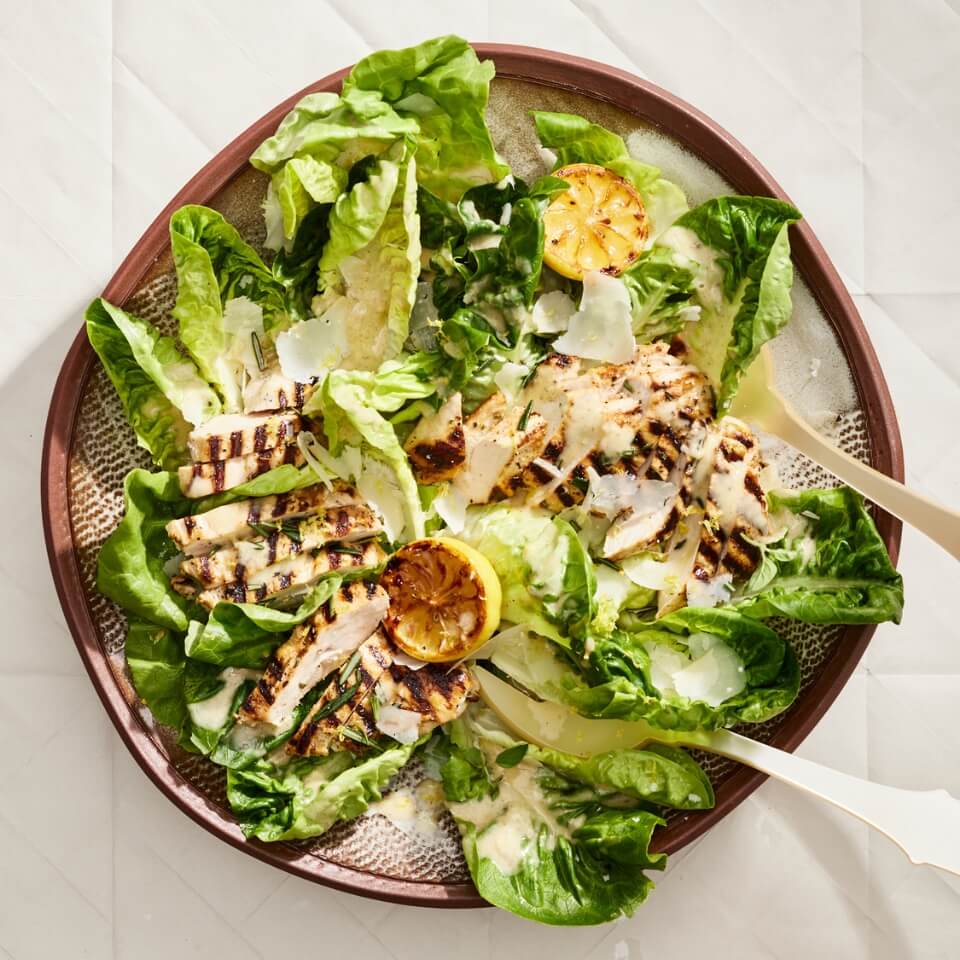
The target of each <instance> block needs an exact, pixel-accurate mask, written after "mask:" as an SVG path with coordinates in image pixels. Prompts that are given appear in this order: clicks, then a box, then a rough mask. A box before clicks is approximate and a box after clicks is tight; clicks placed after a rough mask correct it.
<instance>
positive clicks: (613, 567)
mask: <svg viewBox="0 0 960 960" xmlns="http://www.w3.org/2000/svg"><path fill="white" fill-rule="evenodd" d="M593 562H594V563H599V564H601V565H602V566H604V567H609V568H610V569H611V570H616V571H617V573H619V572H620V567H619V565H618V564H616V563H614V562H613V561H612V560H609V559H608V558H607V557H595V558H594V561H593Z"/></svg>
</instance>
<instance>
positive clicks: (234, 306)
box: [223, 297, 263, 377]
mask: <svg viewBox="0 0 960 960" xmlns="http://www.w3.org/2000/svg"><path fill="white" fill-rule="evenodd" d="M223 329H224V331H225V332H226V333H228V334H229V335H230V347H229V349H228V351H227V353H228V356H229V357H230V358H231V359H232V360H236V361H237V363H240V364H243V366H244V368H245V369H246V371H247V373H248V374H250V376H251V377H256V376H259V375H260V365H259V363H258V362H257V354H256V351H255V350H254V348H253V334H256V335H257V336H258V337H259V338H260V339H261V340H262V339H263V308H262V307H261V306H260V304H259V303H254V302H253V301H252V300H250V299H248V298H247V297H234V298H233V299H232V300H228V301H227V302H226V303H225V304H224V305H223Z"/></svg>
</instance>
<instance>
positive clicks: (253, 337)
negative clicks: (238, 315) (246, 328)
mask: <svg viewBox="0 0 960 960" xmlns="http://www.w3.org/2000/svg"><path fill="white" fill-rule="evenodd" d="M250 342H251V343H252V344H253V355H254V356H255V357H256V358H257V366H258V367H259V368H260V369H261V370H266V369H267V364H266V361H265V360H264V359H263V347H262V346H261V345H260V338H259V337H258V336H257V331H256V330H251V331H250Z"/></svg>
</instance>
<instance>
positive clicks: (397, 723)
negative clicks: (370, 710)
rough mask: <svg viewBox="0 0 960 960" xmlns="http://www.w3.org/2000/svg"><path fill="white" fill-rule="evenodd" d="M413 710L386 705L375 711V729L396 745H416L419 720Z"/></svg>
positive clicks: (417, 714)
mask: <svg viewBox="0 0 960 960" xmlns="http://www.w3.org/2000/svg"><path fill="white" fill-rule="evenodd" d="M421 719H422V717H421V716H420V714H419V713H417V712H416V711H415V710H404V709H403V707H395V706H394V705H393V704H386V705H385V706H382V707H380V709H379V710H378V711H377V729H378V730H379V731H380V732H381V733H385V734H386V735H387V736H388V737H392V738H393V739H394V740H396V741H397V743H416V742H417V740H419V739H420V720H421Z"/></svg>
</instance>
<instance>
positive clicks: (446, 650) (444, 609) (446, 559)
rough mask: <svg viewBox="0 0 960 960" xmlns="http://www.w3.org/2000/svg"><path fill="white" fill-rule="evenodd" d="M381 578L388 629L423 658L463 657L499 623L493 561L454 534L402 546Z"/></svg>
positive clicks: (398, 642) (396, 640)
mask: <svg viewBox="0 0 960 960" xmlns="http://www.w3.org/2000/svg"><path fill="white" fill-rule="evenodd" d="M380 582H381V583H382V584H383V586H384V587H385V588H386V591H387V593H388V594H389V595H390V606H389V608H388V609H387V615H386V617H385V618H384V621H383V626H384V629H385V630H386V631H387V633H388V634H389V635H390V639H391V640H393V642H394V643H395V644H396V645H397V646H398V647H399V648H400V649H401V650H403V651H405V652H406V653H409V654H410V655H411V656H412V657H417V658H419V659H420V660H427V661H429V662H430V663H442V662H444V661H452V660H462V659H463V658H464V657H467V656H469V655H470V654H471V653H472V652H473V651H475V650H478V649H479V648H480V647H481V646H482V645H483V644H484V643H486V641H487V640H489V639H490V637H491V636H492V635H493V632H494V630H496V629H497V626H498V624H499V623H500V600H501V593H500V581H499V580H498V579H497V575H496V573H495V572H494V570H493V567H492V566H491V565H490V561H489V560H487V558H486V557H485V556H484V555H483V554H482V553H479V552H478V551H476V550H475V549H474V548H473V547H471V546H468V545H467V544H465V543H461V542H460V541H459V540H454V539H453V538H451V537H431V538H427V539H425V540H414V541H413V542H412V543H408V544H406V546H404V547H401V548H400V549H399V550H398V551H397V552H396V553H395V554H394V555H393V556H392V557H391V558H390V561H389V562H388V563H387V566H386V568H385V570H384V572H383V576H382V578H381V581H380Z"/></svg>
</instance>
